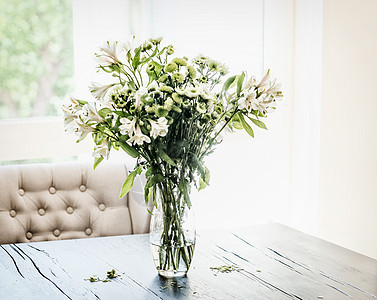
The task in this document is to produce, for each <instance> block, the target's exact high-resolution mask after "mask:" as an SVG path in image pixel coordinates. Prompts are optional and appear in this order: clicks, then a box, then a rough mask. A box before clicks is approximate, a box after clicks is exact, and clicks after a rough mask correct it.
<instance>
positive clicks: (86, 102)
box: [76, 99, 88, 105]
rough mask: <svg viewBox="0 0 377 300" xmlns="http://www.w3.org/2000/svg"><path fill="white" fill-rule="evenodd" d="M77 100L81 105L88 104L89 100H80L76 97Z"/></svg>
mask: <svg viewBox="0 0 377 300" xmlns="http://www.w3.org/2000/svg"><path fill="white" fill-rule="evenodd" d="M76 101H77V102H78V104H80V105H85V104H88V101H84V100H78V99H76Z"/></svg>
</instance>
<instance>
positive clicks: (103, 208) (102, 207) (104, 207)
mask: <svg viewBox="0 0 377 300" xmlns="http://www.w3.org/2000/svg"><path fill="white" fill-rule="evenodd" d="M98 208H99V210H102V211H104V210H105V209H106V206H105V204H103V203H101V204H100V205H98Z"/></svg>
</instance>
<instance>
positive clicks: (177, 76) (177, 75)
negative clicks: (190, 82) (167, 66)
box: [172, 73, 185, 83]
mask: <svg viewBox="0 0 377 300" xmlns="http://www.w3.org/2000/svg"><path fill="white" fill-rule="evenodd" d="M172 77H173V80H174V81H176V82H178V83H183V81H185V76H183V75H182V74H181V73H174V74H173V76H172Z"/></svg>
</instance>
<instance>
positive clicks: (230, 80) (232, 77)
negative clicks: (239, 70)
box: [223, 75, 237, 91]
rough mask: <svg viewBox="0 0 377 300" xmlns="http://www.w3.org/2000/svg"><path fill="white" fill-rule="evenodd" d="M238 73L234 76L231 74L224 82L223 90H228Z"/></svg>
mask: <svg viewBox="0 0 377 300" xmlns="http://www.w3.org/2000/svg"><path fill="white" fill-rule="evenodd" d="M236 77H237V76H236V75H234V76H231V77H229V78H228V79H227V80H226V81H225V82H224V86H223V91H227V90H228V89H229V88H230V86H231V85H232V83H233V82H234V81H235V80H236Z"/></svg>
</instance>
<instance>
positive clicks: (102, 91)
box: [89, 82, 115, 100]
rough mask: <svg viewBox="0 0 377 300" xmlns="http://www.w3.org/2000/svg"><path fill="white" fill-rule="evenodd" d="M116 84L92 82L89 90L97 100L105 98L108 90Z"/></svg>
mask: <svg viewBox="0 0 377 300" xmlns="http://www.w3.org/2000/svg"><path fill="white" fill-rule="evenodd" d="M114 85H115V83H110V84H105V85H101V84H98V83H95V82H92V83H91V85H90V86H89V91H90V92H91V93H92V95H93V96H94V97H95V98H96V99H97V100H104V98H105V96H106V94H107V91H108V90H109V89H110V88H111V87H113V86H114Z"/></svg>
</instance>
